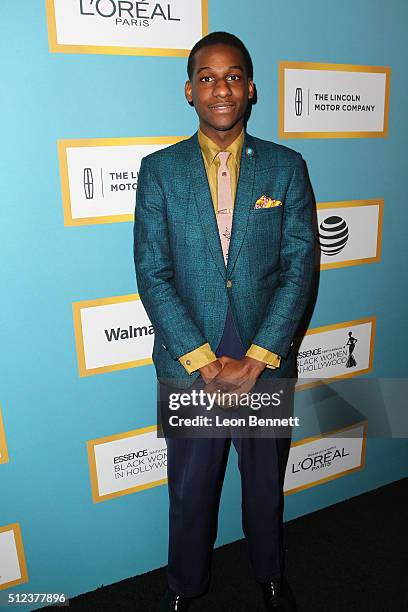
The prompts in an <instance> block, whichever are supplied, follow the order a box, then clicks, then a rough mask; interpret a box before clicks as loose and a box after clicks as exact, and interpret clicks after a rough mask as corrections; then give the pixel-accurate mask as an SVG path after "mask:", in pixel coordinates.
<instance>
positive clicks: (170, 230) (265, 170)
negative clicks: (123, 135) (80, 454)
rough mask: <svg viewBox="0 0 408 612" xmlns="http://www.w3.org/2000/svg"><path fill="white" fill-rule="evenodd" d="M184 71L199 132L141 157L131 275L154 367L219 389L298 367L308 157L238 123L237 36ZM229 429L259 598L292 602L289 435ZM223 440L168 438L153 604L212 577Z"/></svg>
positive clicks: (306, 282)
mask: <svg viewBox="0 0 408 612" xmlns="http://www.w3.org/2000/svg"><path fill="white" fill-rule="evenodd" d="M187 71H188V81H187V82H186V85H185V96H186V99H187V101H188V102H189V104H190V105H192V106H194V108H195V110H196V112H197V114H198V117H199V130H198V133H196V134H194V135H193V136H192V137H191V138H189V139H188V140H185V141H182V142H180V143H178V144H176V145H173V146H170V147H168V148H166V149H163V150H161V151H159V152H156V153H154V154H152V155H148V156H147V157H145V158H144V159H143V160H142V164H141V168H140V173H139V181H138V189H137V196H136V216H135V242H134V245H135V265H136V275H137V282H138V288H139V293H140V297H141V299H142V302H143V304H144V306H145V308H146V311H147V313H148V315H149V317H150V319H151V322H152V324H153V326H154V329H155V343H154V349H153V361H154V364H155V367H156V371H157V375H158V378H159V380H164V379H165V380H166V381H169V380H170V381H171V380H172V381H181V383H182V384H184V386H191V385H192V384H193V383H194V382H195V381H197V379H198V380H199V381H203V384H206V385H207V386H208V385H209V386H210V387H212V388H214V387H218V388H220V389H232V388H233V389H235V388H246V389H249V388H250V387H251V386H252V385H253V384H254V383H255V381H257V380H258V379H259V380H264V379H272V378H279V377H280V378H282V379H283V378H294V377H295V375H296V355H295V352H294V351H293V350H291V348H292V345H293V341H294V337H295V333H296V331H297V329H298V326H299V322H300V320H301V318H302V315H303V313H304V311H305V307H306V305H307V303H308V300H309V296H310V290H311V281H312V273H313V253H314V237H313V229H312V217H313V196H312V191H311V187H310V183H309V179H308V176H307V171H306V167H305V163H304V161H303V159H302V157H301V155H300V154H299V153H296V152H295V151H293V150H291V149H288V148H286V147H283V146H280V145H276V144H274V143H271V142H267V141H265V140H261V139H258V138H254V137H252V136H250V135H249V134H248V133H246V132H245V130H244V125H245V119H246V116H247V111H248V104H249V103H250V101H251V100H252V99H253V97H254V93H255V88H254V83H253V70H252V62H251V58H250V56H249V53H248V51H247V49H246V48H245V46H244V45H243V43H242V42H241V41H240V40H239V39H238V38H236V37H235V36H233V35H231V34H227V33H225V32H215V33H212V34H209V35H208V36H206V37H205V38H203V39H202V40H200V41H199V42H198V43H197V44H196V45H195V46H194V48H193V49H192V51H191V53H190V57H189V60H188V68H187ZM248 382H249V384H248ZM232 441H233V443H234V446H235V448H236V450H237V452H238V457H239V469H240V472H241V481H242V514H243V516H242V518H243V529H244V533H245V536H246V538H247V540H248V544H249V551H250V560H251V566H252V569H253V572H254V575H255V578H256V580H257V581H258V582H259V583H260V584H261V587H262V591H263V595H264V599H265V604H266V606H267V609H268V610H292V609H294V605H295V604H294V599H293V596H292V594H291V590H290V588H289V585H288V583H287V581H286V579H285V577H284V561H283V545H282V522H283V519H282V514H283V478H284V472H285V466H286V461H287V456H288V451H289V444H290V441H289V440H288V439H284V440H282V439H278V438H274V437H270V438H264V439H256V438H247V437H240V436H237V437H233V440H232ZM230 442H231V440H230V439H229V438H228V436H225V437H224V438H217V439H215V438H202V439H193V438H184V439H180V438H178V439H173V438H169V439H167V447H168V482H169V498H170V534H169V562H168V581H169V590H168V591H167V593H166V595H165V597H164V599H163V600H162V601H161V602H160V606H159V610H174V611H175V610H177V611H179V612H180V611H181V610H182V611H184V610H187V609H188V608H189V605H190V602H191V599H192V598H194V597H199V596H200V595H202V594H203V593H205V591H206V590H207V589H208V584H209V579H210V562H211V553H212V550H213V546H214V542H215V538H216V530H217V514H218V503H219V497H220V491H221V486H222V480H223V475H224V470H225V462H226V459H227V456H228V450H229V445H230ZM255 475H256V476H255Z"/></svg>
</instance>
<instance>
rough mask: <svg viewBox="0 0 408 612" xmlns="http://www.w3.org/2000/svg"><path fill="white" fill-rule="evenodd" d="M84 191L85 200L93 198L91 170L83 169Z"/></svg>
mask: <svg viewBox="0 0 408 612" xmlns="http://www.w3.org/2000/svg"><path fill="white" fill-rule="evenodd" d="M84 191H85V197H86V199H87V200H92V199H93V196H94V182H93V175H92V170H91V168H84Z"/></svg>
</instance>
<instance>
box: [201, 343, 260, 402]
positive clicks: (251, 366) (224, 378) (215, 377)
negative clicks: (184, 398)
mask: <svg viewBox="0 0 408 612" xmlns="http://www.w3.org/2000/svg"><path fill="white" fill-rule="evenodd" d="M265 367H266V364H265V363H263V362H262V361H258V360H257V359H252V357H247V356H245V357H243V358H242V359H234V358H233V357H228V355H223V356H222V357H219V358H218V359H217V360H216V361H213V362H212V363H209V364H208V365H206V366H204V367H203V368H200V373H201V376H202V377H203V380H204V382H205V383H206V385H205V387H204V391H205V392H206V393H209V394H213V393H217V392H218V391H221V392H222V391H226V392H230V391H233V392H234V394H236V395H237V396H238V397H239V396H240V395H242V394H243V393H249V392H250V390H251V389H252V387H253V386H254V385H255V383H256V381H257V379H258V378H259V376H260V375H261V373H262V372H263V370H264V369H265ZM223 407H224V408H227V407H229V408H231V407H232V406H231V404H229V405H228V406H226V405H224V406H223Z"/></svg>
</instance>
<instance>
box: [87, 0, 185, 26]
mask: <svg viewBox="0 0 408 612" xmlns="http://www.w3.org/2000/svg"><path fill="white" fill-rule="evenodd" d="M77 1H78V8H79V12H80V14H81V15H84V16H85V17H88V18H89V19H90V18H91V17H94V18H97V19H110V20H113V21H114V23H115V25H117V26H127V27H129V26H136V27H137V26H139V27H149V25H150V24H151V23H152V22H154V21H160V22H162V23H164V22H165V21H181V19H180V17H179V16H178V15H177V14H176V9H175V7H174V3H172V2H148V1H145V2H136V1H135V0H133V1H132V0H126V1H125V0H77Z"/></svg>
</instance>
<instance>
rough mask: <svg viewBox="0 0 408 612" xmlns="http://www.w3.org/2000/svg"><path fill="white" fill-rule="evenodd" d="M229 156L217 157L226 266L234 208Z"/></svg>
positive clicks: (219, 214)
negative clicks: (218, 161)
mask: <svg viewBox="0 0 408 612" xmlns="http://www.w3.org/2000/svg"><path fill="white" fill-rule="evenodd" d="M229 155H230V154H229V152H228V151H220V152H219V153H218V155H217V157H218V159H219V160H220V165H219V168H218V177H217V179H218V181H217V187H218V191H217V200H218V202H217V204H218V205H217V225H218V232H219V234H220V240H221V247H222V254H223V255H224V262H225V265H227V262H228V250H229V245H230V239H231V228H232V213H233V206H234V203H233V201H232V192H231V174H230V171H229V170H228V167H227V160H228V157H229Z"/></svg>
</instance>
